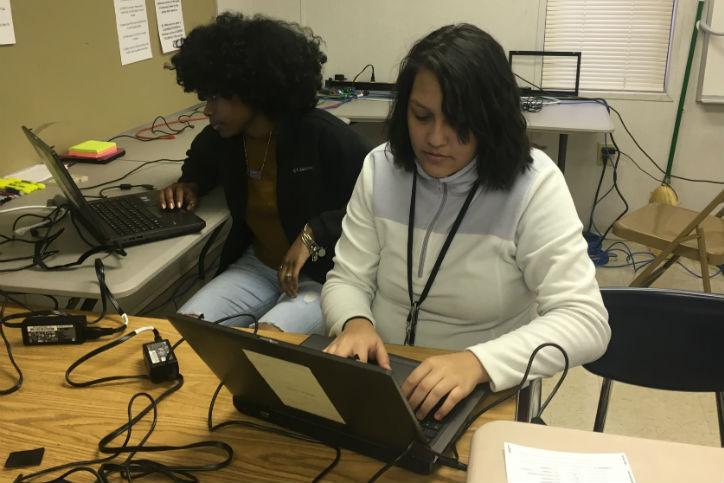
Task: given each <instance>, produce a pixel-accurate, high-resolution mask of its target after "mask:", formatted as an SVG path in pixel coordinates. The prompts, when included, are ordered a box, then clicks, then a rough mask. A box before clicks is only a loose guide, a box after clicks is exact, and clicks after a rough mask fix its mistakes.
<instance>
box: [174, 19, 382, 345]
mask: <svg viewBox="0 0 724 483" xmlns="http://www.w3.org/2000/svg"><path fill="white" fill-rule="evenodd" d="M319 44H320V39H319V38H318V37H315V36H314V35H313V34H312V33H311V32H310V31H309V30H308V29H304V28H302V27H300V26H299V25H297V24H293V23H288V22H283V21H279V20H273V19H270V18H266V17H262V16H254V17H251V18H247V17H244V16H242V15H239V14H231V13H224V14H222V15H219V16H218V17H217V18H216V20H215V21H214V22H213V23H211V24H209V25H206V26H201V27H198V28H195V29H194V30H193V31H191V33H190V34H189V35H188V37H187V38H186V39H185V40H184V41H183V43H182V44H181V46H180V49H179V51H178V52H177V53H176V54H175V55H174V56H173V57H172V58H171V63H172V64H173V68H174V69H175V71H176V78H177V81H178V83H179V85H181V86H182V87H183V89H184V90H185V91H186V92H195V93H197V94H198V96H199V98H200V99H201V100H204V101H206V107H205V109H204V113H205V114H206V115H207V116H208V117H209V126H208V127H206V128H205V129H204V130H203V131H202V132H201V133H200V134H199V135H198V136H197V137H196V138H195V139H194V141H193V142H192V144H191V148H190V149H189V151H188V153H187V158H186V160H185V161H184V164H183V168H182V175H181V178H180V179H179V180H178V182H177V183H174V184H172V185H170V186H168V187H167V188H166V189H164V190H163V191H162V192H161V199H160V203H161V206H162V207H163V208H167V209H180V208H187V209H194V207H196V205H197V204H198V203H199V197H202V196H203V195H204V194H205V193H207V192H209V191H210V190H211V189H213V188H214V187H216V186H218V185H221V186H222V187H223V189H224V193H225V196H226V202H227V204H228V207H229V210H230V211H231V215H232V218H233V224H232V227H231V232H230V233H229V236H228V238H227V240H226V243H225V245H224V249H223V251H222V256H221V264H222V267H221V268H222V270H223V272H221V273H220V274H219V275H218V276H217V277H216V278H214V279H213V280H211V281H210V282H209V283H208V284H207V285H205V286H204V287H202V289H201V290H200V291H199V292H197V293H196V294H194V296H193V297H192V298H191V299H190V300H189V301H188V302H186V303H185V304H184V305H183V307H182V308H181V309H180V312H182V313H187V314H195V315H199V316H203V318H205V319H206V320H218V319H220V318H222V317H229V316H232V315H235V314H241V313H251V314H253V315H254V316H256V317H257V318H258V319H259V320H260V321H261V322H263V323H266V324H270V325H271V326H272V327H276V328H279V329H281V330H285V331H294V332H306V333H310V332H321V331H322V329H323V322H322V318H321V311H320V307H319V294H320V292H321V283H322V282H323V281H324V277H325V275H326V273H327V271H328V270H329V269H330V268H331V266H332V257H333V256H334V245H335V243H336V241H337V239H338V238H339V235H340V233H341V219H342V216H343V215H344V208H345V206H346V204H347V201H348V200H349V197H350V194H351V192H352V189H353V186H354V182H355V180H356V178H357V175H358V174H359V171H360V169H361V166H362V161H363V159H364V156H365V155H366V154H367V152H368V151H369V148H368V146H367V144H366V143H365V142H364V141H363V140H362V139H361V138H360V137H359V135H358V134H356V133H355V132H354V131H352V130H351V129H350V128H349V127H348V126H347V125H346V124H345V123H344V122H342V121H341V120H339V119H337V118H336V117H334V116H333V115H331V114H329V113H328V112H326V111H323V110H320V109H315V105H316V102H317V97H316V95H317V90H318V89H319V87H320V86H321V81H322V73H321V66H322V63H323V62H324V61H325V60H326V57H325V55H324V54H323V53H322V52H321V51H320V48H319ZM249 322H250V319H249V318H248V317H238V318H232V319H230V320H229V322H228V323H230V324H234V325H241V324H248V323H249Z"/></svg>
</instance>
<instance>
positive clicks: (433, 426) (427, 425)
mask: <svg viewBox="0 0 724 483" xmlns="http://www.w3.org/2000/svg"><path fill="white" fill-rule="evenodd" d="M444 425H445V423H444V422H442V421H436V420H435V419H433V418H432V416H430V415H428V416H427V417H426V418H425V419H423V420H422V421H420V426H422V434H424V435H425V438H427V440H428V441H432V440H433V439H435V436H437V433H439V432H440V430H441V429H442V427H443V426H444Z"/></svg>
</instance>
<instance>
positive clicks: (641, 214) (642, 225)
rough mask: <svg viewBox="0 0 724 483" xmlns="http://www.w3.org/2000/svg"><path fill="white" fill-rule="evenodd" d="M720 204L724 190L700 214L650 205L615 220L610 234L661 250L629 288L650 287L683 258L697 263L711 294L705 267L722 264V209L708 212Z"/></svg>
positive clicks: (680, 208) (659, 205) (723, 196)
mask: <svg viewBox="0 0 724 483" xmlns="http://www.w3.org/2000/svg"><path fill="white" fill-rule="evenodd" d="M722 202H724V190H722V191H721V193H719V194H718V195H717V196H716V197H715V198H714V199H713V200H711V202H710V203H709V204H708V205H707V206H706V208H704V209H703V210H702V211H700V212H696V211H692V210H689V209H686V208H682V207H679V206H671V205H663V204H659V203H650V204H648V205H646V206H644V207H643V208H641V209H638V210H635V211H633V212H631V213H629V214H627V215H626V216H624V217H623V218H621V219H620V220H619V221H617V222H616V223H615V224H614V226H613V233H614V234H616V235H617V236H619V237H621V238H623V239H626V240H631V241H634V242H637V243H640V244H642V245H646V246H648V247H651V248H655V249H657V250H660V251H661V252H660V253H659V254H658V255H657V256H656V258H655V259H654V260H653V261H652V262H651V263H649V264H648V265H647V266H646V268H645V269H644V270H643V271H642V272H641V273H640V274H639V275H637V276H636V278H635V279H634V280H633V282H631V284H630V286H631V287H648V286H650V285H651V284H652V283H653V282H654V281H655V280H656V279H657V278H659V276H661V274H662V273H664V271H666V269H668V268H669V267H670V266H671V265H673V264H674V263H676V261H677V260H678V259H679V258H680V257H684V258H689V259H692V260H698V261H699V264H700V265H701V277H702V284H703V286H704V292H708V293H711V282H710V280H709V265H722V264H724V219H722V215H724V209H722V210H720V211H719V212H718V213H716V214H715V215H711V213H712V212H714V210H715V209H716V208H717V206H719V205H720V204H722Z"/></svg>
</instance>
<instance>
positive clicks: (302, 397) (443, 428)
mask: <svg viewBox="0 0 724 483" xmlns="http://www.w3.org/2000/svg"><path fill="white" fill-rule="evenodd" d="M169 320H170V321H171V324H173V326H174V327H176V329H177V330H178V331H179V333H180V334H181V335H182V336H183V337H184V338H185V339H186V341H187V342H188V343H189V344H190V345H191V347H192V348H193V349H194V350H195V351H196V353H197V354H198V355H199V357H201V359H202V360H203V361H204V362H205V363H206V365H208V366H209V368H210V369H211V370H212V371H213V372H214V374H216V376H217V377H218V378H219V379H220V380H221V382H222V383H223V384H224V386H226V387H227V389H229V391H230V392H231V393H232V394H233V396H234V405H235V406H236V408H237V409H238V410H239V411H241V412H242V413H244V414H247V415H250V416H253V417H256V418H260V419H264V420H266V421H269V422H271V423H274V424H277V425H279V426H283V427H285V428H288V429H290V430H293V431H296V432H299V433H302V434H305V435H308V436H311V437H313V438H315V439H317V440H320V441H324V442H326V443H328V444H331V445H334V446H339V447H345V448H348V449H351V450H354V451H357V452H359V453H362V454H365V455H368V456H371V457H373V458H377V459H380V460H383V461H386V462H389V461H392V460H394V459H395V458H397V457H399V456H400V455H401V454H403V453H404V452H405V451H406V450H407V452H406V456H405V457H404V458H402V459H401V460H400V461H399V462H398V465H399V466H402V467H404V468H407V469H410V470H412V471H415V472H418V473H422V474H427V473H430V472H431V471H432V469H433V467H434V465H435V462H436V460H437V456H436V455H435V453H444V452H445V451H447V450H448V449H449V448H450V447H451V446H452V445H453V444H454V442H455V441H456V440H457V438H458V437H459V436H460V435H461V433H462V432H463V431H464V430H465V428H466V427H467V424H466V423H467V422H468V420H469V418H471V417H473V415H474V413H475V410H476V409H477V408H478V406H479V404H480V402H481V401H482V399H483V397H484V396H485V395H486V394H487V392H488V386H487V385H481V386H478V387H477V388H476V389H475V390H474V391H473V392H472V393H471V394H470V395H469V396H468V397H467V398H466V399H464V400H463V401H461V402H460V403H458V404H457V405H456V406H455V408H454V409H453V410H452V411H451V412H450V414H448V416H446V417H445V419H444V420H443V421H442V422H435V421H434V420H433V419H431V418H430V419H428V420H426V421H423V422H422V423H420V422H419V421H418V420H417V419H416V418H415V416H414V414H413V411H412V409H411V408H410V406H409V405H408V403H407V400H406V399H405V397H404V396H403V395H402V393H401V392H400V386H401V385H402V382H403V381H404V380H405V378H406V377H407V376H408V375H409V374H410V372H412V370H413V369H414V368H415V367H416V366H417V365H418V364H419V362H417V361H414V360H411V359H406V358H403V357H398V356H394V355H391V356H390V358H391V361H390V364H391V366H392V371H388V370H385V369H382V368H380V367H379V366H377V365H375V364H364V363H361V362H359V361H355V360H352V359H345V358H342V357H338V356H333V355H329V354H326V353H324V352H322V351H321V349H323V348H324V347H326V346H327V344H328V343H329V341H330V339H328V338H326V337H322V336H315V335H312V336H309V338H308V339H307V340H306V341H305V342H304V343H303V344H302V345H300V346H296V345H293V344H287V343H285V342H280V341H277V340H273V339H267V338H263V337H258V336H255V335H253V334H251V333H248V332H243V331H240V330H236V329H233V328H230V327H226V326H221V325H216V324H214V323H212V322H208V321H204V320H199V319H196V318H193V317H187V316H184V315H178V314H177V315H171V316H169ZM408 448H409V449H408Z"/></svg>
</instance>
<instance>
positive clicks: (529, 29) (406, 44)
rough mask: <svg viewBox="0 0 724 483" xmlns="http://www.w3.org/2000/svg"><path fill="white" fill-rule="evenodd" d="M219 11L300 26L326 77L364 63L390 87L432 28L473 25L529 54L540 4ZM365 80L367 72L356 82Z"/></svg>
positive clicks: (390, 1) (372, 2)
mask: <svg viewBox="0 0 724 483" xmlns="http://www.w3.org/2000/svg"><path fill="white" fill-rule="evenodd" d="M218 6H219V11H225V10H235V11H239V12H242V13H244V14H254V13H264V14H266V15H269V16H272V17H277V18H283V19H285V20H292V21H295V22H300V23H302V24H303V25H307V26H309V27H311V28H312V30H313V31H314V33H315V34H317V35H319V36H320V37H322V39H324V41H325V44H326V45H325V46H324V47H323V50H324V52H325V53H326V54H327V59H328V60H327V64H326V65H325V66H324V72H325V77H330V76H332V75H333V74H337V73H339V74H345V75H346V76H347V77H348V78H352V77H353V76H354V75H355V74H356V73H357V72H359V71H360V70H361V69H362V67H364V66H365V65H366V64H373V65H374V66H375V76H376V80H377V81H379V82H394V80H395V77H396V76H397V66H398V64H399V62H400V60H401V59H402V57H404V55H405V54H406V53H407V51H408V50H409V49H410V47H411V46H412V44H413V42H414V41H415V40H417V39H419V38H421V37H422V36H424V35H425V34H427V33H428V32H430V31H431V30H434V29H435V28H437V27H440V26H442V25H446V24H449V23H456V22H468V23H473V24H475V25H477V26H479V27H480V28H482V29H484V30H486V31H487V32H489V33H490V34H491V35H493V36H494V37H495V38H496V40H497V41H498V42H500V43H501V45H503V48H505V50H506V51H507V50H513V49H532V48H535V46H536V45H537V44H536V42H537V41H538V40H537V39H538V38H539V37H540V36H539V33H538V29H539V28H541V27H542V24H541V25H540V27H539V23H540V22H539V10H540V8H539V5H538V2H537V1H532V0H512V1H511V0H484V1H483V0H448V1H447V2H445V3H444V6H443V3H442V2H440V1H439V0H366V1H365V2H358V1H353V0H218ZM368 79H369V70H368V71H366V72H365V74H363V76H362V77H360V80H368Z"/></svg>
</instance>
